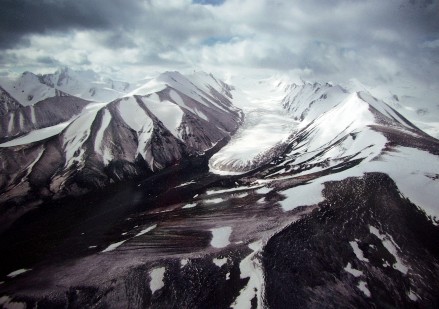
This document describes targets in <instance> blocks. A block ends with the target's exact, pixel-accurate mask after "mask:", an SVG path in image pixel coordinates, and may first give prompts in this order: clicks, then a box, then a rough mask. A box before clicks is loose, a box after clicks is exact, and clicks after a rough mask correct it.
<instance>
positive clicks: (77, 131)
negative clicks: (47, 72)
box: [0, 72, 243, 210]
mask: <svg viewBox="0 0 439 309" xmlns="http://www.w3.org/2000/svg"><path fill="white" fill-rule="evenodd" d="M56 100H59V98H48V99H45V100H43V101H40V102H38V103H37V104H35V105H33V106H27V107H22V108H20V109H17V110H16V111H14V112H12V113H11V114H8V115H6V116H4V118H5V120H9V122H8V125H7V126H8V128H7V130H6V131H8V132H9V133H10V134H12V133H14V132H13V131H14V130H17V131H19V130H24V132H26V131H29V128H30V127H32V126H34V127H35V128H36V129H38V128H39V127H43V129H40V130H35V131H32V132H31V133H29V134H28V135H25V136H22V137H19V138H16V139H13V140H10V141H8V142H6V143H3V144H0V147H1V148H0V158H1V162H2V163H1V166H2V170H3V171H4V173H2V177H1V179H0V180H1V181H0V189H1V191H2V195H1V197H0V201H1V202H2V203H6V202H7V203H9V204H11V203H12V205H16V204H17V203H19V204H22V203H23V202H25V201H27V202H30V201H32V202H34V201H35V200H37V201H38V200H39V199H41V198H48V197H56V198H59V197H62V196H66V195H69V196H70V195H78V194H82V193H85V192H88V191H90V190H91V189H95V188H102V187H105V186H107V185H109V184H111V183H114V182H118V181H121V180H127V179H132V178H136V177H139V176H142V175H143V176H146V175H150V174H152V173H154V172H156V171H159V170H162V169H163V168H165V167H169V166H172V165H174V164H179V163H180V162H181V161H185V160H189V159H191V158H196V157H202V156H204V155H205V153H206V152H208V151H209V150H210V149H212V148H213V147H214V146H215V145H216V144H217V143H219V142H222V141H224V140H226V139H228V138H229V137H230V135H231V134H232V133H233V132H234V131H236V129H237V128H238V126H239V124H240V123H241V120H242V116H243V115H242V113H241V112H240V110H239V109H237V108H235V107H234V106H233V105H232V104H231V102H230V100H231V94H230V88H229V86H228V85H226V84H224V83H222V82H221V81H218V80H216V79H215V78H214V77H213V76H211V75H207V74H204V73H196V74H194V75H192V76H189V77H185V76H183V75H181V74H180V73H177V72H167V73H164V74H162V75H160V76H158V77H157V78H155V79H153V80H151V81H149V82H148V83H147V84H145V85H144V86H142V87H140V88H139V89H137V90H135V91H133V92H132V93H131V94H129V95H127V96H125V97H123V98H121V99H116V100H114V101H112V102H110V103H92V104H89V102H88V101H84V100H82V99H78V98H76V97H70V96H67V97H63V98H62V101H61V102H53V101H56ZM77 114H79V115H78V116H76V117H74V118H71V117H72V116H74V115H77ZM58 116H63V117H64V118H68V119H71V120H70V121H67V122H66V123H62V124H57V125H55V126H52V125H54V123H46V122H47V121H49V122H50V121H53V120H59V119H60V117H58ZM17 119H18V121H17ZM12 121H14V122H12ZM57 122H58V121H57ZM11 123H12V124H11ZM55 124H56V123H55ZM5 126H6V125H5ZM11 207H12V208H14V207H15V206H11ZM4 209H5V207H3V210H4Z"/></svg>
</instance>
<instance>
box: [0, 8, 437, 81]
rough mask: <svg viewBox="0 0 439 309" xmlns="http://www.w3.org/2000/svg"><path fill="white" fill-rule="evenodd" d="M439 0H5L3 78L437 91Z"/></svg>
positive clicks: (0, 31)
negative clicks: (101, 76)
mask: <svg viewBox="0 0 439 309" xmlns="http://www.w3.org/2000/svg"><path fill="white" fill-rule="evenodd" d="M438 1H439V0H385V1H383V0H306V1H303V0H193V1H191V0H168V1H164V0H93V1H92V0H0V76H6V75H11V74H16V73H21V72H23V71H32V72H35V73H44V72H53V71H54V70H56V68H58V67H60V66H70V67H72V68H75V69H93V70H95V71H97V72H104V73H108V74H114V75H116V76H119V77H121V78H124V79H128V80H130V79H131V80H134V79H136V78H141V77H142V76H147V75H150V74H151V72H161V71H166V70H179V71H189V70H204V71H207V72H213V73H214V74H215V73H218V74H220V75H222V76H227V75H230V74H232V75H239V74H243V75H261V76H262V75H270V74H277V73H278V74H288V75H291V76H295V77H297V78H301V79H305V80H316V81H332V82H342V81H346V80H350V79H356V80H360V81H361V82H363V83H366V84H370V85H377V84H391V83H394V82H395V81H405V82H406V83H407V82H410V83H415V84H419V85H423V86H424V87H427V88H430V89H437V88H436V87H438V86H437V85H436V84H438V83H439V5H438Z"/></svg>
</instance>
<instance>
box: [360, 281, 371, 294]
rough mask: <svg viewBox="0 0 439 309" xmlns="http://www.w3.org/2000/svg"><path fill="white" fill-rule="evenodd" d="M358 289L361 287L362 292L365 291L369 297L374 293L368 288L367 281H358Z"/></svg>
mask: <svg viewBox="0 0 439 309" xmlns="http://www.w3.org/2000/svg"><path fill="white" fill-rule="evenodd" d="M357 287H358V289H360V291H361V292H363V293H364V295H366V296H367V297H370V296H371V295H372V294H371V293H370V291H369V289H368V288H367V283H366V282H364V281H360V282H358V285H357Z"/></svg>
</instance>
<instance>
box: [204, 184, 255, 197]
mask: <svg viewBox="0 0 439 309" xmlns="http://www.w3.org/2000/svg"><path fill="white" fill-rule="evenodd" d="M260 187H261V186H259V185H258V186H251V187H246V186H241V187H236V188H231V189H223V190H207V191H206V194H207V195H213V194H221V193H230V192H240V191H244V190H251V189H256V188H260ZM256 192H258V191H256Z"/></svg>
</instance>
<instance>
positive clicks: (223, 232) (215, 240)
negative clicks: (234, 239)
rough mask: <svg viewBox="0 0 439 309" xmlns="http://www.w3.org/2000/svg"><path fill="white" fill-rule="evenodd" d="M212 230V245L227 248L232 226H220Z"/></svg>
mask: <svg viewBox="0 0 439 309" xmlns="http://www.w3.org/2000/svg"><path fill="white" fill-rule="evenodd" d="M210 231H211V232H212V240H211V241H210V245H211V246H212V247H214V248H225V247H227V246H228V245H229V244H230V240H229V238H230V235H231V234H232V228H231V227H230V226H224V227H218V228H213V229H210Z"/></svg>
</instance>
